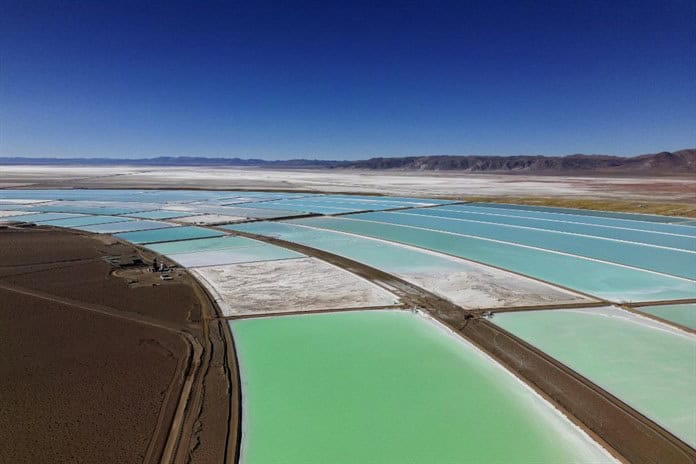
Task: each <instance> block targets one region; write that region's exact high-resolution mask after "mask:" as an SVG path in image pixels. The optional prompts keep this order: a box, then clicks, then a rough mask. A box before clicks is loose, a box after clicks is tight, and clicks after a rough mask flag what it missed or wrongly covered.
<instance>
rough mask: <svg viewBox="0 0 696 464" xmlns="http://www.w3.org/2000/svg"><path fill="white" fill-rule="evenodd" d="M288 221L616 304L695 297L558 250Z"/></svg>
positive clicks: (682, 283) (375, 226) (336, 221)
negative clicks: (436, 253) (493, 268)
mask: <svg viewBox="0 0 696 464" xmlns="http://www.w3.org/2000/svg"><path fill="white" fill-rule="evenodd" d="M289 222H291V223H296V224H306V225H309V226H312V227H319V228H322V229H329V230H338V231H343V232H350V233H354V234H358V235H364V236H368V237H376V238H381V239H384V240H391V241H394V242H398V243H405V244H408V245H413V246H417V247H422V248H426V249H430V250H434V251H439V252H442V253H446V254H450V255H454V256H459V257H462V258H466V259H471V260H474V261H478V262H481V263H484V264H489V265H493V266H496V267H500V268H503V269H507V270H511V271H514V272H518V273H520V274H524V275H527V276H530V277H535V278H537V279H541V280H544V281H546V282H550V283H554V284H557V285H560V286H563V287H566V288H571V289H575V290H578V291H580V292H584V293H587V294H590V295H595V296H599V297H602V298H605V299H609V300H611V301H656V300H668V299H683V298H696V285H694V282H693V281H691V280H686V279H680V278H676V277H670V276H665V275H661V274H656V273H654V272H650V271H643V270H640V269H632V268H627V267H624V266H620V265H615V264H611V263H602V262H598V261H593V260H589V259H584V258H580V257H575V256H570V255H564V254H559V253H556V252H549V251H544V250H537V249H531V248H525V247H521V246H517V245H511V244H505V243H500V242H493V241H490V240H484V239H480V238H473V237H464V236H459V235H452V234H447V233H443V232H437V231H427V230H420V229H413V228H409V227H403V226H397V225H391V224H380V223H374V222H367V221H360V220H352V219H346V218H319V217H317V218H307V219H297V220H292V221H289ZM250 225H251V224H250Z"/></svg>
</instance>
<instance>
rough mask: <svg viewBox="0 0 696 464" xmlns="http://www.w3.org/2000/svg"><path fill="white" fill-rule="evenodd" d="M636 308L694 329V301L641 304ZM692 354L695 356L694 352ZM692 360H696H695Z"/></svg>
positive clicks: (695, 317)
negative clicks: (654, 304) (652, 304)
mask: <svg viewBox="0 0 696 464" xmlns="http://www.w3.org/2000/svg"><path fill="white" fill-rule="evenodd" d="M636 310H637V311H640V312H642V313H647V314H652V315H653V316H657V317H659V318H662V319H664V320H667V321H671V322H674V323H677V324H681V325H683V326H684V327H689V328H690V329H694V330H696V303H690V304H675V305H660V306H641V307H640V308H636ZM694 356H696V354H695V355H694ZM694 362H696V360H695V361H694Z"/></svg>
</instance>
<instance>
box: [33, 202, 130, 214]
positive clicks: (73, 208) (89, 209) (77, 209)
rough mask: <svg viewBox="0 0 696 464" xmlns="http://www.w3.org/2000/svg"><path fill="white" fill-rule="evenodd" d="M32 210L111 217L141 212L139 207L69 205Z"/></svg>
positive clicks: (39, 206)
mask: <svg viewBox="0 0 696 464" xmlns="http://www.w3.org/2000/svg"><path fill="white" fill-rule="evenodd" d="M32 209H36V210H39V211H44V212H60V213H79V214H94V215H112V216H119V215H125V214H129V213H135V212H138V211H142V210H143V209H142V208H139V207H133V208H124V207H109V206H80V205H70V204H61V205H45V206H42V205H38V206H35V207H32Z"/></svg>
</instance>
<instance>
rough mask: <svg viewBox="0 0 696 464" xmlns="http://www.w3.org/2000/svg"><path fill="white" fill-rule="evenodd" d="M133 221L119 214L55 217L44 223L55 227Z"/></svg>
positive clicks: (43, 223)
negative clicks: (118, 215) (67, 217)
mask: <svg viewBox="0 0 696 464" xmlns="http://www.w3.org/2000/svg"><path fill="white" fill-rule="evenodd" d="M124 221H133V219H128V218H121V217H117V216H82V217H77V218H70V219H54V220H51V221H42V222H41V224H42V225H47V226H55V227H80V226H91V225H96V224H110V223H114V222H124Z"/></svg>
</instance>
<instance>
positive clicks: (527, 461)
mask: <svg viewBox="0 0 696 464" xmlns="http://www.w3.org/2000/svg"><path fill="white" fill-rule="evenodd" d="M230 326H231V328H232V332H233V334H234V339H235V346H236V348H237V353H238V355H239V363H240V374H241V380H242V401H243V408H242V414H243V420H242V427H243V430H242V446H241V460H240V462H241V463H242V464H263V463H283V464H326V463H331V464H344V463H345V464H354V463H394V464H396V463H461V462H470V463H493V462H499V463H511V462H514V463H520V464H532V463H533V464H558V463H571V462H575V463H590V462H592V463H600V462H614V461H613V460H612V458H611V457H610V456H609V455H608V454H607V453H606V452H605V451H604V450H603V449H601V448H600V447H599V445H597V444H596V443H594V442H593V441H591V440H590V438H589V437H587V436H586V435H585V434H584V433H582V432H580V430H579V429H578V428H577V427H576V426H574V425H573V424H572V423H571V422H570V421H569V420H568V419H567V418H565V417H563V416H561V414H560V413H559V412H557V411H556V410H554V409H553V408H552V407H551V406H550V405H549V404H548V403H546V402H545V401H544V400H542V399H541V398H540V397H539V396H538V395H536V394H535V393H533V392H532V391H531V390H530V389H529V388H528V387H526V386H525V385H524V384H522V383H521V382H520V381H519V380H517V379H516V378H514V377H513V376H512V375H511V374H510V373H509V372H507V371H505V370H504V369H503V368H502V367H501V366H499V365H498V364H496V363H495V362H494V361H492V360H491V359H490V358H488V357H487V356H485V355H483V354H482V353H481V352H480V351H478V350H477V349H476V348H474V347H473V346H472V345H470V344H468V343H467V342H465V341H464V340H462V339H459V338H455V337H454V336H453V335H449V334H447V333H443V330H444V329H443V328H441V327H439V326H438V325H436V324H435V323H433V322H430V321H429V320H426V319H425V318H423V317H422V316H418V315H416V314H414V313H410V312H406V311H402V312H396V311H355V312H343V313H340V312H338V313H329V314H316V315H301V316H283V317H272V318H255V319H246V320H237V321H231V322H230Z"/></svg>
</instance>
